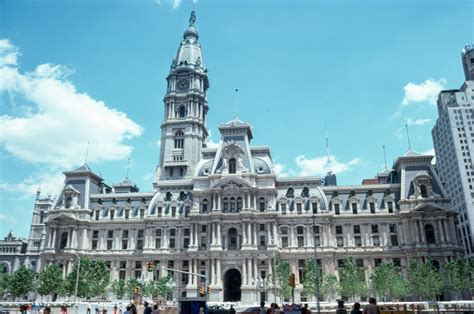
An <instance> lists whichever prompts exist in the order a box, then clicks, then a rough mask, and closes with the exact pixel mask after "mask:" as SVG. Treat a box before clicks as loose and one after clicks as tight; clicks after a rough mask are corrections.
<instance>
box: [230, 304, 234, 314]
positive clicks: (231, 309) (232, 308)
mask: <svg viewBox="0 0 474 314" xmlns="http://www.w3.org/2000/svg"><path fill="white" fill-rule="evenodd" d="M229 314H235V309H234V305H233V304H231V305H230V309H229Z"/></svg>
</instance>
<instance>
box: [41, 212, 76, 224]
mask: <svg viewBox="0 0 474 314" xmlns="http://www.w3.org/2000/svg"><path fill="white" fill-rule="evenodd" d="M48 221H58V222H62V221H79V219H77V218H76V216H75V215H73V214H71V213H58V214H54V213H53V214H50V215H49V217H48Z"/></svg>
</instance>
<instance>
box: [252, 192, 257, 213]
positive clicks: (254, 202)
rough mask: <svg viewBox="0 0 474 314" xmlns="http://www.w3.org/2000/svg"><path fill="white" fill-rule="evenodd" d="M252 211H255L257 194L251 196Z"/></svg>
mask: <svg viewBox="0 0 474 314" xmlns="http://www.w3.org/2000/svg"><path fill="white" fill-rule="evenodd" d="M253 210H257V194H255V195H254V196H253Z"/></svg>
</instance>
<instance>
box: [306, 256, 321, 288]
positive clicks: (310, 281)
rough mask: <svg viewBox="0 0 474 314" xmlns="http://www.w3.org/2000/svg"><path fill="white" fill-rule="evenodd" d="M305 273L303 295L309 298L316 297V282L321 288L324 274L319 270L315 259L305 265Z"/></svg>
mask: <svg viewBox="0 0 474 314" xmlns="http://www.w3.org/2000/svg"><path fill="white" fill-rule="evenodd" d="M304 268H305V272H304V276H303V293H304V294H305V295H307V296H314V295H316V288H317V286H316V280H318V285H319V287H321V282H322V274H321V270H320V269H319V268H316V263H315V262H314V260H313V259H309V260H306V261H305V264H304Z"/></svg>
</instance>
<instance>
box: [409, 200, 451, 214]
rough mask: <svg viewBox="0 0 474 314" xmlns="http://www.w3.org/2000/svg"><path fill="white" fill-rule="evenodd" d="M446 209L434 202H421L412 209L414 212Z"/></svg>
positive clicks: (432, 211) (431, 211)
mask: <svg viewBox="0 0 474 314" xmlns="http://www.w3.org/2000/svg"><path fill="white" fill-rule="evenodd" d="M445 210H446V209H445V208H443V207H439V206H437V205H436V204H435V203H431V202H428V203H422V204H419V205H417V206H416V207H415V208H414V210H413V211H416V212H424V213H434V212H441V211H445Z"/></svg>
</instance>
